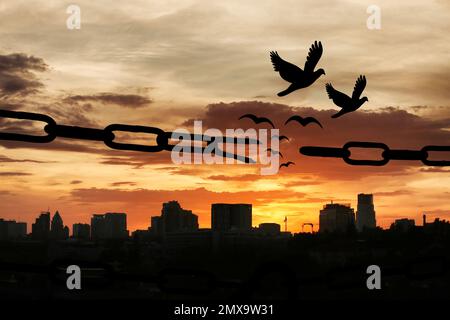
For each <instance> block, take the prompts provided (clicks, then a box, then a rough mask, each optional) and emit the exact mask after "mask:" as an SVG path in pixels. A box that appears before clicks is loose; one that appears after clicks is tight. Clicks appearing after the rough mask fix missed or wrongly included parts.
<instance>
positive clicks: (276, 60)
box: [270, 51, 303, 83]
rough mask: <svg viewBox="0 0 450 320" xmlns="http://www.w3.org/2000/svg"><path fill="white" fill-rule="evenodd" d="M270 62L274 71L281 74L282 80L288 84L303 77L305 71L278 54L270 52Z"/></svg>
mask: <svg viewBox="0 0 450 320" xmlns="http://www.w3.org/2000/svg"><path fill="white" fill-rule="evenodd" d="M270 60H271V61H272V64H273V69H274V70H275V71H277V72H279V73H280V76H281V78H283V79H284V80H286V81H287V82H291V83H292V82H296V81H297V79H298V78H299V77H301V76H302V75H303V70H302V69H300V68H299V67H297V66H296V65H295V64H292V63H290V62H287V61H285V60H283V59H281V57H280V56H279V55H278V52H276V51H271V52H270Z"/></svg>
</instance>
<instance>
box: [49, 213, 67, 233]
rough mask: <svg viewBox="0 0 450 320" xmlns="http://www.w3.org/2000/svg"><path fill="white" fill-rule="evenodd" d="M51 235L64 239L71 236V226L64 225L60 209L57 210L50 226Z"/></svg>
mask: <svg viewBox="0 0 450 320" xmlns="http://www.w3.org/2000/svg"><path fill="white" fill-rule="evenodd" d="M50 237H51V238H52V239H56V240H63V239H67V238H68V237H69V228H67V227H65V226H64V223H63V219H62V218H61V215H60V214H59V211H56V212H55V214H54V215H53V218H52V221H51V226H50Z"/></svg>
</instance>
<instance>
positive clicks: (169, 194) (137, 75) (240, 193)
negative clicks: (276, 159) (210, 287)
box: [0, 0, 450, 231]
mask: <svg viewBox="0 0 450 320" xmlns="http://www.w3.org/2000/svg"><path fill="white" fill-rule="evenodd" d="M69 4H71V3H68V2H67V3H65V2H64V1H47V2H45V1H29V0H27V1H6V0H5V1H2V2H1V3H0V18H1V21H2V23H1V24H2V28H1V29H0V103H1V105H2V108H3V109H10V110H24V111H33V112H41V113H45V114H48V115H51V116H52V117H53V118H55V120H57V122H58V123H64V124H71V125H82V126H91V127H98V128H102V127H104V126H106V125H108V124H110V123H126V124H143V125H151V126H158V127H161V128H162V129H164V130H168V131H170V130H173V129H175V128H178V127H186V128H188V129H189V128H191V124H192V121H193V120H203V121H204V126H205V127H214V128H219V129H226V128H238V127H239V128H250V127H252V126H253V125H252V124H251V122H250V121H248V120H241V121H238V120H237V119H238V118H239V116H240V115H242V114H245V113H249V112H251V113H255V114H258V115H261V116H267V117H269V118H271V119H272V120H273V121H274V122H275V124H276V125H277V127H278V128H280V131H281V133H282V134H285V135H287V136H289V137H290V138H291V139H290V141H289V142H284V143H283V144H282V145H281V151H282V153H283V155H284V157H285V158H286V160H291V161H294V162H295V163H296V165H295V166H291V167H289V168H287V169H286V168H284V169H283V170H282V171H280V173H279V174H278V175H275V176H266V177H263V176H260V175H259V168H258V167H255V166H250V165H228V166H225V165H201V166H198V165H196V166H188V165H181V166H180V165H174V164H173V163H172V162H171V159H170V154H168V153H158V154H140V153H135V152H123V151H115V150H111V149H108V148H107V147H106V146H104V145H103V144H101V143H95V142H78V141H71V140H66V139H57V140H56V141H54V142H52V143H51V144H46V145H39V146H35V145H30V144H26V143H12V142H5V141H0V177H1V181H2V184H1V185H0V216H1V217H5V218H11V219H17V220H25V221H27V222H31V221H32V219H34V217H35V216H36V215H37V214H38V213H39V211H41V210H45V209H47V207H50V209H52V211H54V210H56V209H59V210H60V212H61V213H62V216H63V219H64V221H65V223H67V224H69V225H71V224H72V223H74V222H79V221H80V222H88V221H89V219H90V216H91V214H92V213H94V212H95V213H102V212H106V211H125V212H127V213H128V223H129V226H130V229H136V228H146V227H147V226H148V224H149V220H150V216H151V215H156V214H159V212H160V208H161V203H162V202H164V201H168V200H173V199H177V200H179V201H180V203H181V205H182V206H183V207H184V208H186V209H190V210H193V211H194V213H197V214H198V215H199V216H200V223H201V225H202V226H204V227H208V226H209V223H210V215H209V210H210V204H211V203H213V202H250V203H253V204H254V225H257V224H258V223H260V222H266V221H275V222H278V223H281V222H282V220H283V218H284V216H286V215H287V216H289V229H290V230H292V231H298V230H299V229H300V228H301V224H302V223H304V222H314V223H317V222H318V212H319V210H320V208H321V207H322V206H323V205H324V204H325V203H326V202H328V201H330V200H332V199H333V200H335V201H342V202H346V203H351V204H352V205H353V206H355V205H356V196H357V193H359V192H365V193H374V195H375V205H376V211H377V218H378V222H379V224H380V225H382V226H384V227H387V226H389V224H390V223H391V222H392V221H393V220H394V219H395V218H399V217H414V218H419V216H421V214H422V213H423V212H428V213H429V215H430V217H432V218H434V217H438V216H439V217H441V218H448V217H449V212H450V207H449V206H448V198H449V195H450V187H449V186H450V184H449V182H450V179H449V171H448V169H445V168H444V169H442V168H434V167H425V166H421V165H420V163H417V162H414V161H413V162H402V163H400V162H392V163H390V164H388V165H387V166H385V167H350V166H348V165H346V164H345V163H343V162H342V160H339V159H314V158H312V159H309V158H306V157H304V156H301V155H300V154H299V153H298V148H299V147H300V146H302V145H314V144H317V145H329V146H341V145H342V144H343V143H345V142H346V141H349V140H366V141H382V142H385V143H387V144H388V145H389V146H390V147H393V148H412V149H420V148H421V147H422V146H424V145H430V144H433V145H448V144H449V141H450V139H449V138H450V131H449V127H450V109H449V105H448V101H449V98H450V90H449V89H450V88H449V84H448V83H449V79H450V63H449V55H450V34H449V32H448V31H449V30H450V19H449V15H450V5H449V3H448V1H444V0H442V1H419V0H415V1H395V2H394V1H377V2H376V4H377V5H378V6H379V7H380V9H381V29H380V30H369V29H368V28H367V27H366V20H367V18H368V16H369V14H368V13H367V12H366V10H367V7H368V6H369V5H371V4H373V1H351V0H346V1H343V0H342V1H334V0H333V1H332V0H329V1H325V0H314V1H313V0H302V1H289V0H284V1H194V0H192V1H190V0H188V1H180V0H177V1H172V0H170V1H127V2H126V3H125V2H121V3H118V2H112V1H76V4H77V5H78V6H79V7H80V8H81V29H79V30H69V29H67V27H66V19H67V18H68V16H69V15H68V14H67V13H66V8H67V7H68V5H69ZM315 40H321V41H322V44H323V47H324V54H323V56H322V58H321V60H320V62H319V67H321V68H324V69H325V71H326V75H325V76H322V77H321V78H320V79H319V80H318V81H317V82H316V83H315V84H314V85H313V86H311V87H309V88H307V89H304V90H300V91H297V92H294V93H292V94H290V95H288V96H287V97H283V98H280V97H277V96H276V93H277V92H279V91H281V90H283V89H285V88H286V87H287V85H286V82H284V81H283V80H282V79H281V78H280V77H279V76H278V74H277V73H275V72H274V71H273V68H272V65H271V63H270V60H269V51H271V50H277V51H278V53H279V54H280V55H281V57H283V58H284V59H286V60H288V61H290V62H292V63H295V64H298V65H300V66H302V65H303V64H304V61H305V57H306V55H307V52H308V49H309V47H310V45H311V43H313V42H314V41H315ZM360 74H364V75H366V77H367V80H368V84H367V87H366V90H365V95H367V96H368V97H369V102H368V103H366V104H364V107H363V108H362V109H360V110H359V111H357V112H355V113H352V114H348V115H346V116H344V117H341V118H339V119H331V118H330V116H331V115H332V114H333V113H335V112H336V111H337V108H336V107H335V106H334V105H333V104H332V101H330V100H329V99H328V97H327V95H326V92H325V89H324V85H325V83H326V82H331V83H333V85H334V87H335V88H336V89H338V90H342V91H344V92H347V93H350V92H351V90H352V89H353V86H354V82H355V80H356V78H357V77H358V76H359V75H360ZM293 114H300V115H302V116H314V117H316V118H317V119H319V120H320V121H321V123H322V124H323V126H324V129H323V130H322V129H320V128H319V127H316V126H313V125H312V126H308V127H306V128H302V127H299V126H296V125H295V124H289V125H287V126H284V125H283V124H284V121H285V120H286V119H287V118H289V117H290V116H291V115H293ZM0 127H1V128H0V129H1V130H6V129H8V130H22V129H24V128H26V129H29V130H39V128H37V127H36V128H35V127H34V126H33V125H31V124H30V123H27V122H19V121H14V122H12V121H5V120H2V121H0ZM253 127H254V126H253ZM260 127H261V128H268V127H265V126H264V125H261V126H260ZM447 158H448V157H447ZM283 160H285V159H283Z"/></svg>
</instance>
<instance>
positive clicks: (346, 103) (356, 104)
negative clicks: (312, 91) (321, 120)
mask: <svg viewBox="0 0 450 320" xmlns="http://www.w3.org/2000/svg"><path fill="white" fill-rule="evenodd" d="M366 84H367V81H366V77H365V76H363V75H360V76H359V78H358V79H357V80H356V83H355V88H354V89H353V94H352V97H351V98H350V97H349V96H348V95H346V94H345V93H342V92H340V91H337V90H336V89H334V88H333V86H332V85H331V83H327V84H326V85H325V87H326V89H327V93H328V97H329V98H330V99H331V100H333V102H334V104H335V105H337V106H338V107H340V108H342V110H341V111H339V112H338V113H336V114H334V115H332V116H331V117H332V118H338V117H340V116H342V115H343V114H346V113H349V112H352V111H355V110H357V109H359V108H360V107H361V106H362V104H363V103H364V102H366V101H369V99H367V97H362V98H360V96H361V94H362V92H363V91H364V88H365V87H366Z"/></svg>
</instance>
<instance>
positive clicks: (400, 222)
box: [390, 218, 416, 232]
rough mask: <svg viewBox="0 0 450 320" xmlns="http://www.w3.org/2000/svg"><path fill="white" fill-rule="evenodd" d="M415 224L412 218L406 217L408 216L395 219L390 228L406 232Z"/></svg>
mask: <svg viewBox="0 0 450 320" xmlns="http://www.w3.org/2000/svg"><path fill="white" fill-rule="evenodd" d="M415 225H416V222H415V220H414V219H408V218H403V219H396V220H395V221H394V223H392V224H391V227H390V229H391V230H396V231H401V232H407V231H409V230H412V229H414V227H415Z"/></svg>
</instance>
